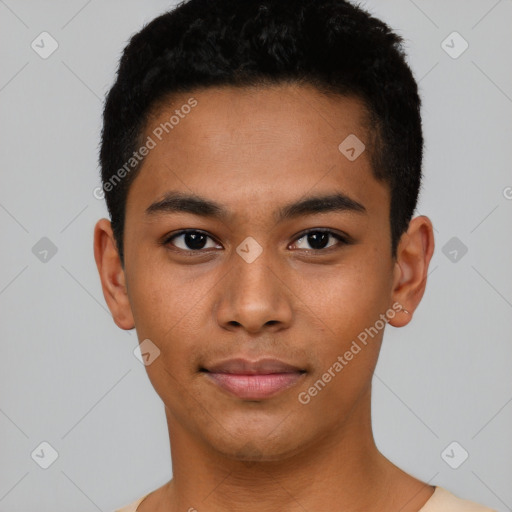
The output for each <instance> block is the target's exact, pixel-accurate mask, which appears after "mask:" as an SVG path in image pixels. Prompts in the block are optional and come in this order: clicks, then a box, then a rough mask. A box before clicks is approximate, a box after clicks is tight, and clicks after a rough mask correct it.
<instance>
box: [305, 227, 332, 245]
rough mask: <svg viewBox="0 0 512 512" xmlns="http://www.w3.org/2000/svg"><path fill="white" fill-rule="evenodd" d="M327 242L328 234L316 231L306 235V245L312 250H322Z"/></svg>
mask: <svg viewBox="0 0 512 512" xmlns="http://www.w3.org/2000/svg"><path fill="white" fill-rule="evenodd" d="M328 240H329V233H322V232H320V231H317V232H315V233H310V234H308V243H309V245H310V246H311V247H312V248H313V249H323V248H324V247H325V246H326V245H327V241H328Z"/></svg>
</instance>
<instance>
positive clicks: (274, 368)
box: [200, 359, 306, 400]
mask: <svg viewBox="0 0 512 512" xmlns="http://www.w3.org/2000/svg"><path fill="white" fill-rule="evenodd" d="M200 371H201V372H204V373H205V375H206V377H207V378H208V379H209V380H210V381H211V382H212V383H213V384H215V385H216V386H218V387H220V388H221V389H223V390H224V391H227V392H228V393H229V394H231V395H234V396H236V397H238V398H242V399H245V400H262V399H265V398H271V397H273V396H275V395H277V394H278V393H281V392H283V391H285V390H286V389H289V388H291V387H292V386H294V385H296V384H297V383H298V382H299V381H301V380H302V379H303V377H304V375H305V374H306V370H303V369H300V368H298V367H296V366H293V365H290V364H288V363H285V362H283V361H280V360H278V359H260V360H258V361H249V360H246V359H230V360H227V361H223V362H221V363H219V364H215V365H213V366H209V367H207V368H200Z"/></svg>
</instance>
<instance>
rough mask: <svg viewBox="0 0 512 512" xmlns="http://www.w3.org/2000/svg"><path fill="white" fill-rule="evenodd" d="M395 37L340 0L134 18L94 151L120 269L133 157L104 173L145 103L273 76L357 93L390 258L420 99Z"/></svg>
mask: <svg viewBox="0 0 512 512" xmlns="http://www.w3.org/2000/svg"><path fill="white" fill-rule="evenodd" d="M403 41H404V40H403V38H402V37H401V36H399V35H397V34H396V33H394V32H393V31H392V30H391V29H390V27H389V26H388V25H386V24H385V23H384V22H382V21H381V20H379V19H377V18H375V17H373V16H372V15H371V14H370V13H369V12H367V11H365V10H364V9H363V8H362V7H361V6H360V5H357V4H352V3H349V2H348V1H345V0H186V1H182V2H181V3H179V4H177V5H176V6H175V8H174V9H172V10H170V11H168V12H166V13H164V14H162V15H160V16H158V17H157V18H155V19H153V20H152V21H150V22H149V23H148V24H146V25H144V27H143V28H142V29H141V30H140V31H139V32H138V33H136V34H135V35H133V36H132V37H131V39H130V40H129V43H128V44H127V46H126V48H125V49H124V51H123V54H122V56H121V59H120V62H119V66H118V69H117V76H116V80H115V83H114V85H113V86H112V88H111V89H110V91H109V92H108V95H107V97H106V100H105V105H104V111H103V129H102V137H101V148H100V155H99V160H100V167H101V178H102V184H103V190H104V191H105V199H106V202H107V207H108V210H109V213H110V217H111V222H112V230H113V234H114V239H115V242H116V245H117V250H118V253H119V256H120V260H121V264H122V265H123V267H124V252H123V231H124V220H125V211H126V198H127V195H128V190H129V187H130V184H131V183H132V182H133V180H134V178H135V176H136V174H137V172H138V171H139V170H140V168H141V165H142V164H143V162H144V160H143V159H142V160H140V161H138V162H137V164H136V165H135V164H134V165H133V169H130V172H128V173H127V172H126V171H125V172H124V173H122V175H123V178H122V179H119V176H120V174H119V173H118V174H117V176H115V175H116V172H117V171H118V170H120V169H121V168H123V166H124V169H126V162H128V161H129V160H130V158H131V157H132V156H133V153H134V152H135V151H136V150H137V148H139V147H140V146H141V145H142V144H143V142H144V141H143V140H142V139H143V135H144V130H145V127H146V124H147V122H148V119H149V118H150V116H151V115H152V113H153V112H154V110H155V108H156V107H158V106H160V105H165V102H166V101H168V100H170V99H171V98H172V95H173V94H175V93H190V92H191V91H193V90H194V89H202V88H208V87H222V86H236V87H254V86H256V87H259V86H265V85H271V84H281V83H295V84H299V85H313V86H315V87H316V88H317V89H318V90H319V91H320V92H322V93H324V94H328V95H331V96H332V95H342V96H347V97H356V98H358V99H361V100H363V105H364V106H365V114H366V115H365V118H366V119H367V123H366V127H367V128H368V134H367V137H369V138H370V140H368V141H367V140H365V141H364V143H365V145H366V147H367V149H368V151H369V153H368V154H369V157H370V161H371V166H372V172H373V175H374V177H375V178H376V179H378V180H380V181H383V182H385V183H387V185H388V186H389V190H390V197H391V204H390V224H391V254H392V256H393V258H394V257H396V249H397V247H398V242H399V240H400V237H401V235H402V234H403V233H404V232H405V231H406V230H407V227H408V225H409V221H410V220H411V218H412V215H413V213H414V210H415V208H416V203H417V199H418V194H419V190H420V186H421V165H422V154H423V135H422V127H421V114H420V106H421V102H420V98H419V95H418V87H417V84H416V81H415V80H414V77H413V75H412V71H411V69H410V68H409V66H408V64H407V63H406V54H405V51H404V50H403V47H402V44H403ZM340 142H341V140H340Z"/></svg>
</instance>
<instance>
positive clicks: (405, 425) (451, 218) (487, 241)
mask: <svg viewBox="0 0 512 512" xmlns="http://www.w3.org/2000/svg"><path fill="white" fill-rule="evenodd" d="M172 5H173V4H172V3H169V2H167V1H164V0H151V1H145V2H141V1H136V0H122V1H121V0H103V1H99V0H96V1H94V0H92V1H91V0H89V1H83V0H72V1H70V0H67V1H64V0H60V1H56V0H52V1H45V2H41V1H35V0H32V1H29V0H23V1H22V0H5V1H3V0H0V43H1V44H0V56H1V66H0V119H1V124H0V130H1V132H0V141H1V144H0V152H1V153H0V155H1V159H0V161H1V166H0V169H1V171H0V172H1V179H2V181H1V183H2V187H1V188H0V226H1V238H2V240H1V246H2V247H3V250H2V252H1V261H0V269H1V270H0V329H1V332H0V334H1V343H2V358H1V360H0V365H1V367H0V379H1V380H0V389H1V395H0V435H1V441H0V442H1V454H0V511H2V512H7V511H9V512H18V511H34V512H35V511H36V510H37V511H38V512H50V511H52V512H59V511H68V510H73V511H78V510H81V511H84V512H85V511H95V510H101V511H105V512H108V511H112V510H114V509H115V508H117V507H119V506H121V505H123V504H126V503H129V502H131V501H133V500H135V499H136V498H138V497H140V496H141V495H143V494H145V493H147V492H149V491H150V490H153V489H155V488H156V487H159V486H160V485H162V484H163V483H164V482H166V481H167V480H168V479H169V478H170V477H171V464H170V457H169V441H168V436H167V429H166V423H165V416H164V410H163V406H162V404H161V402H160V399H159V398H158V397H157V395H156V393H155V392H154V391H153V388H152V387H151V385H150V383H149V381H148V378H147V376H146V373H145V368H144V366H143V365H142V364H141V363H140V362H139V361H138V360H137V359H136V358H135V357H134V355H133V350H134V348H135V347H136V346H137V337H136V332H135V331H132V332H126V331H122V330H120V329H119V328H118V327H116V325H115V324H114V322H113V321H112V318H111V315H110V313H109V311H108V309H107V307H106V304H105V301H104V298H103V294H102V291H101V287H100V281H99V278H98V275H97V270H96V266H95V262H94V258H93V251H92V241H93V240H92V235H93V227H94V224H95V222H96V221H97V219H99V218H101V217H105V216H107V210H106V207H105V205H104V202H103V201H100V200H97V199H95V197H94V196H93V189H94V188H95V187H97V186H98V185H99V183H100V181H99V169H98V165H97V151H98V144H99V135H100V129H101V109H102V98H103V97H104V94H105V93H106V92H107V91H108V89H109V87H110V86H111V85H112V83H113V79H114V72H115V69H116V67H117V61H118V59H119V56H120V53H121V51H122V49H123V47H124V46H125V44H126V42H127V40H128V38H129V37H130V36H131V35H132V34H133V33H134V32H136V31H138V30H139V29H140V28H142V25H143V24H144V23H147V22H148V21H150V20H151V19H153V18H154V17H155V16H156V15H158V14H160V13H162V12H164V11H165V10H167V9H168V8H169V7H171V6H172ZM363 5H365V6H366V7H367V8H368V9H369V10H370V11H371V12H373V13H374V14H375V15H377V16H378V17H381V18H382V19H383V20H384V21H386V22H388V23H389V24H390V25H391V26H392V27H393V28H394V29H395V30H396V31H397V32H398V33H400V34H401V35H402V36H403V37H404V38H405V39H406V50H407V52H408V54H409V62H410V65H411V67H412V69H413V72H414V74H415V76H416V78H417V80H418V81H419V85H420V89H421V95H422V98H423V119H424V130H425V140H426V153H425V161H424V171H425V181H424V188H423V190H422V195H421V200H420V204H419V207H418V210H417V213H418V214H425V215H428V216H429V217H430V218H431V220H432V221H433V223H434V226H435V228H436V251H435V254H434V257H433V260H432V263H431V271H430V278H429V282H428V285H427V291H426V294H425V297H424V299H423V301H422V303H421V305H420V307H419V308H418V310H417V312H416V314H415V316H414V320H413V322H412V323H411V324H409V325H408V326H406V327H405V328H402V329H396V328H393V327H388V329H387V330H386V335H385V341H384V345H383V349H382V352H381V356H380V359H379V363H378V366H377V369H376V374H375V378H374V397H373V407H374V431H375V437H376V442H377V445H378V447H379V448H380V450H381V451H382V452H383V453H384V454H385V455H386V456H387V457H388V458H390V459H391V460H392V461H393V462H394V463H395V464H396V465H398V466H399V467H401V468H402V469H404V471H407V472H409V473H411V474H413V475H414V476H416V477H417V478H420V479H422V480H425V481H428V482H430V483H432V484H437V485H441V486H443V487H446V488H447V489H449V490H450V491H452V492H453V493H455V494H457V495H459V496H461V497H464V498H467V499H471V500H474V501H479V502H481V503H484V504H486V505H488V506H491V507H493V508H494V509H496V510H498V511H500V512H502V511H505V510H511V507H512V440H511V436H510V432H512V428H511V427H512V404H511V402H512V384H511V372H510V362H511V361H512V343H511V341H512V340H511V338H512V335H511V332H512V314H511V313H512V279H511V277H512V270H511V262H512V241H511V240H512V239H511V237H510V233H511V224H512V223H511V220H512V173H511V172H510V161H511V156H512V155H511V146H512V116H511V114H512V68H511V66H510V62H512V59H511V53H512V32H511V29H510V27H511V26H512V2H511V1H510V0H501V1H495V0H479V1H475V0H473V1H468V0H451V1H444V0H435V1H432V0H430V1H426V0H423V1H420V0H415V1H412V0H411V1H409V0H393V1H391V0H386V1H380V2H378V1H377V0H372V1H367V2H363ZM43 31H47V32H49V33H50V34H51V36H52V37H53V38H54V39H55V40H56V41H57V42H58V45H59V46H58V49H57V50H56V51H55V52H54V53H53V54H52V55H51V56H49V57H48V58H46V59H43V58H41V57H40V55H39V54H38V53H36V51H34V50H33V49H32V47H31V43H32V42H33V41H34V40H35V41H36V43H37V42H38V41H40V38H38V36H39V34H40V33H41V32H43ZM454 31H456V32H458V33H459V34H460V35H461V36H462V37H463V38H464V40H466V41H467V43H468V44H469V47H468V49H467V50H466V51H465V52H464V53H462V54H461V55H458V56H457V58H453V54H454V52H455V53H459V52H460V50H461V49H462V48H463V47H462V44H463V42H462V40H461V39H460V38H458V36H455V39H454V37H453V36H452V37H451V38H448V40H447V42H446V43H445V45H444V47H445V48H446V49H447V50H448V51H450V52H452V56H450V55H449V54H448V53H447V52H446V51H445V49H444V48H443V46H442V42H443V41H444V40H445V39H446V38H447V37H448V36H449V35H450V34H451V33H452V32H454ZM45 41H46V43H45V48H46V49H48V48H49V47H50V46H49V40H48V39H46V40H45ZM40 44H41V43H40ZM446 45H448V46H451V47H452V48H447V47H446ZM507 187H508V188H507ZM43 237H46V238H47V239H49V240H50V241H51V244H53V245H54V246H55V247H56V249H57V252H56V253H55V254H54V255H52V252H51V248H50V249H49V250H50V252H48V253H47V254H46V253H43V252H40V251H43V250H44V249H45V248H46V249H48V248H49V247H50V245H51V244H50V243H49V242H48V240H46V239H44V240H42V241H41V239H42V238H43ZM453 237H456V240H452V241H451V242H450V240H451V239H452V238H453ZM36 244H38V245H36ZM446 244H448V245H446ZM462 244H464V246H466V247H467V249H468V251H467V253H466V254H463V251H462V249H463V246H462ZM34 246H35V249H34ZM443 248H445V249H444V252H443ZM454 250H455V251H457V254H456V256H457V258H456V260H455V261H453V260H454V257H455V253H454V252H453V251H454ZM445 253H446V254H445ZM45 254H46V261H41V259H40V258H44V257H45V256H44V255H45ZM43 441H46V442H48V443H49V444H50V445H51V446H52V447H53V448H54V449H55V450H56V451H57V453H58V458H57V459H56V460H55V462H54V463H53V464H52V465H51V466H50V467H49V468H48V469H42V468H41V467H40V466H39V464H38V463H36V462H35V460H34V459H37V456H34V459H33V458H32V457H31V454H32V453H33V452H34V450H36V453H40V454H41V453H44V456H40V458H39V461H42V463H44V461H43V459H44V458H45V457H46V458H48V457H49V456H50V451H49V449H47V448H46V449H45V448H44V447H43V452H41V451H40V450H41V448H40V443H41V442H43ZM454 441H455V442H457V443H458V445H455V446H454V445H452V446H451V447H450V448H448V450H447V451H445V449H446V448H447V447H449V445H450V444H451V443H452V442H454ZM452 448H453V451H452ZM37 449H39V451H38V450H37ZM45 450H46V451H45ZM462 450H465V451H467V452H468V454H469V457H468V458H467V460H465V461H464V463H462V464H461V465H460V466H459V467H458V468H457V469H453V468H452V467H450V466H449V465H448V463H447V462H446V461H450V463H451V464H452V465H457V464H458V463H460V461H461V460H462V458H463V454H464V452H463V451H462ZM443 453H444V455H443ZM48 460H49V459H48ZM40 463H41V462H40Z"/></svg>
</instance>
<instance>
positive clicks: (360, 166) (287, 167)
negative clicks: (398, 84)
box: [128, 84, 387, 211]
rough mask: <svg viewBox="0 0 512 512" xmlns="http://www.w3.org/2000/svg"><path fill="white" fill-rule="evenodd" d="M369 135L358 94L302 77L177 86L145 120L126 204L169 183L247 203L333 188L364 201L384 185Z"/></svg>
mask: <svg viewBox="0 0 512 512" xmlns="http://www.w3.org/2000/svg"><path fill="white" fill-rule="evenodd" d="M368 136H369V134H368V133H367V124H366V115H365V110H364V104H363V102H362V101H361V100H359V99H358V98H355V97H344V96H335V97H327V96H325V95H323V94H322V93H320V92H319V91H317V90H316V89H315V88H313V87H309V86H298V85H288V84H286V85H275V86H266V87H251V88H249V87H244V88H235V87H221V88H207V89H197V90H192V91H191V92H190V93H180V94H176V95H174V96H173V97H172V98H171V99H169V100H167V101H166V102H161V103H160V104H159V105H158V108H154V109H153V112H152V115H151V117H150V118H149V120H148V123H147V125H146V128H145V131H144V138H143V140H144V141H147V140H149V139H151V141H152V144H151V145H152V146H153V148H152V149H151V150H150V151H149V153H148V154H147V156H146V157H145V160H144V163H143V165H142V167H141V169H140V172H139V174H138V176H137V178H136V179H135V180H134V182H133V184H132V186H131V188H130V192H129V198H130V197H131V200H130V199H128V205H129V204H130V203H133V205H132V206H134V207H135V208H137V209H138V210H140V211H142V210H144V209H145V208H147V206H148V205H149V204H150V203H151V202H154V201H155V200H156V199H158V198H159V197H161V196H163V195H164V194H165V192H167V191H168V190H176V189H178V190H183V191H186V192H193V193H196V194H199V195H201V196H206V197H208V196H215V198H216V200H217V201H218V202H221V203H224V204H231V205H233V206H234V207H235V206H237V205H238V206H240V207H244V206H245V207H246V208H247V206H248V205H256V204H260V203H268V201H269V200H273V201H276V202H280V200H281V199H283V200H284V199H285V198H297V197H300V196H301V195H306V194H307V193H308V192H326V191H328V190H329V189H334V188H336V189H337V190H340V189H341V190H344V191H346V192H347V193H350V194H349V195H350V196H351V197H352V198H353V199H354V200H356V201H358V202H361V203H363V204H364V203H365V202H372V200H374V199H375V197H373V199H372V196H375V194H377V195H380V198H379V199H380V200H381V201H382V200H383V199H387V187H385V186H384V185H383V184H382V183H380V182H377V181H376V180H375V179H374V177H373V175H372V172H371V164H370V158H369V156H370V155H369V152H370V149H371V144H370V140H368ZM347 141H348V142H347ZM347 150H349V151H348V153H347ZM354 155H355V157H356V158H354ZM134 190H135V191H136V192H134ZM370 208H371V206H370Z"/></svg>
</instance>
